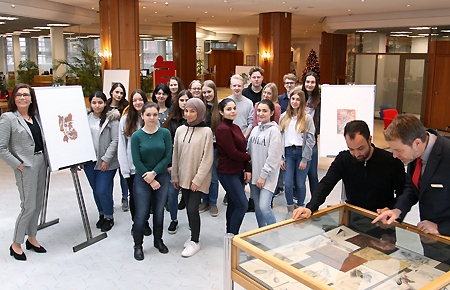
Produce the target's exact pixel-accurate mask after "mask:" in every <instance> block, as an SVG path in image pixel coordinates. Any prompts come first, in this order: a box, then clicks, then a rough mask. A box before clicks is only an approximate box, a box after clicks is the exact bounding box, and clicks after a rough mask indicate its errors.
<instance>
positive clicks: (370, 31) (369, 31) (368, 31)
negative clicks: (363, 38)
mask: <svg viewBox="0 0 450 290" xmlns="http://www.w3.org/2000/svg"><path fill="white" fill-rule="evenodd" d="M356 32H358V33H374V32H377V31H376V30H356Z"/></svg>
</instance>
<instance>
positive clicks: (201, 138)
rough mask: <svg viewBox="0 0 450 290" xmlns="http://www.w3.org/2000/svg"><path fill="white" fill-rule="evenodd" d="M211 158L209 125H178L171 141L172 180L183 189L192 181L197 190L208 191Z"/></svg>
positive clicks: (211, 143) (211, 148)
mask: <svg viewBox="0 0 450 290" xmlns="http://www.w3.org/2000/svg"><path fill="white" fill-rule="evenodd" d="M213 160H214V153H213V134H212V131H211V129H210V128H209V127H189V126H186V125H183V126H180V127H178V129H177V131H176V132H175V138H174V143H173V155H172V182H178V184H179V186H180V187H181V188H185V189H189V188H190V187H191V183H192V182H193V183H195V184H196V185H197V186H198V191H201V192H203V193H209V186H210V183H211V176H212V164H213Z"/></svg>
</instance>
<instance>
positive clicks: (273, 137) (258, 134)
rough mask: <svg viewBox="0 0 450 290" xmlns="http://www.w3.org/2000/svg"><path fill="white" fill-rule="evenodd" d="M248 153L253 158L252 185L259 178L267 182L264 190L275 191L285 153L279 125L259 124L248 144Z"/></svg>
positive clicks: (272, 123) (274, 123)
mask: <svg viewBox="0 0 450 290" xmlns="http://www.w3.org/2000/svg"><path fill="white" fill-rule="evenodd" d="M247 151H248V153H249V154H250V156H251V157H252V159H251V162H252V181H251V183H252V184H256V181H257V180H258V178H259V177H261V178H263V179H265V180H266V182H265V183H264V189H267V190H269V191H271V192H274V191H275V188H276V186H277V183H278V173H279V172H280V162H281V156H282V153H283V147H282V144H281V133H280V128H279V127H278V125H277V123H276V122H274V121H272V122H268V123H266V124H262V123H261V122H259V123H258V126H256V127H255V128H253V130H252V132H251V134H250V137H249V138H248V142H247Z"/></svg>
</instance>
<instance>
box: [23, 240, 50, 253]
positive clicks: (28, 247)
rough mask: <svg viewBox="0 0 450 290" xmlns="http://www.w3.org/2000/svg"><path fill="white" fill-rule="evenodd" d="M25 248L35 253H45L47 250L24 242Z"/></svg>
mask: <svg viewBox="0 0 450 290" xmlns="http://www.w3.org/2000/svg"><path fill="white" fill-rule="evenodd" d="M25 246H26V248H27V250H33V251H35V252H36V253H47V250H46V249H45V248H44V247H43V246H39V247H36V246H35V245H33V244H32V243H30V242H29V241H28V240H27V241H26V242H25Z"/></svg>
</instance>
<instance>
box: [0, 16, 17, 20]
mask: <svg viewBox="0 0 450 290" xmlns="http://www.w3.org/2000/svg"><path fill="white" fill-rule="evenodd" d="M17 19H19V18H17V17H10V16H0V20H17Z"/></svg>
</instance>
